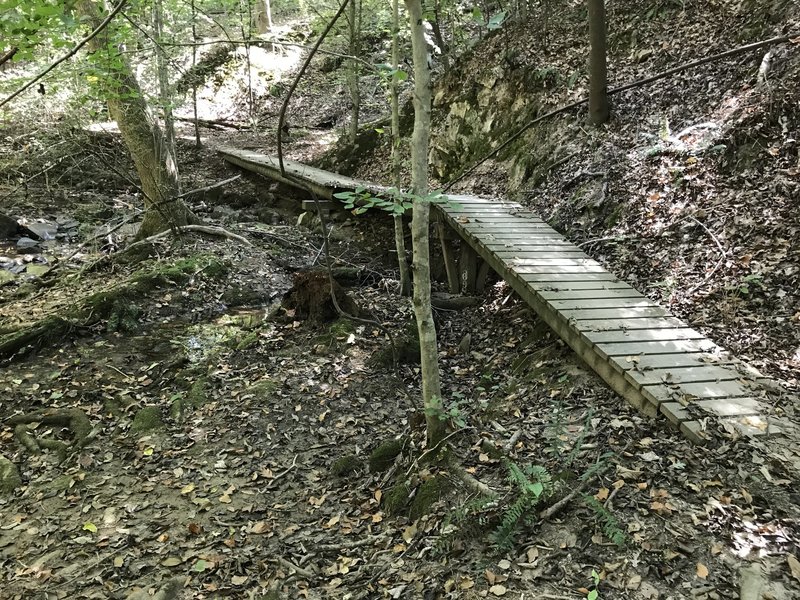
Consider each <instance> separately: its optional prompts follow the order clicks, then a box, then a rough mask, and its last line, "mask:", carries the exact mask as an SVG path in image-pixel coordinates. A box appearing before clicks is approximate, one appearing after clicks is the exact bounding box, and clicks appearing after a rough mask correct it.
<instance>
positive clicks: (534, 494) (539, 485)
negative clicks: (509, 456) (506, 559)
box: [492, 460, 555, 551]
mask: <svg viewBox="0 0 800 600" xmlns="http://www.w3.org/2000/svg"><path fill="white" fill-rule="evenodd" d="M504 462H505V464H506V468H507V469H508V480H509V481H510V482H511V484H512V486H513V487H514V489H515V490H516V492H517V495H516V498H515V500H514V501H513V502H512V503H511V506H509V507H508V509H506V511H505V512H504V514H503V518H502V520H501V521H500V525H499V526H498V527H497V529H495V531H494V533H493V534H492V541H493V542H494V544H495V545H496V546H497V548H498V549H499V550H502V551H508V550H511V549H512V548H513V547H514V538H515V535H516V532H517V527H518V526H519V524H520V521H524V520H526V519H529V518H531V517H533V516H535V514H536V513H535V512H534V509H535V508H536V507H537V506H538V505H539V504H541V503H542V502H543V501H544V500H546V499H548V498H549V497H550V496H552V494H553V491H554V490H555V485H554V483H553V478H552V476H551V475H550V473H549V472H548V470H547V469H546V468H545V467H542V466H540V465H525V466H523V467H520V466H519V465H517V464H516V463H514V462H512V461H510V460H506V461H504Z"/></svg>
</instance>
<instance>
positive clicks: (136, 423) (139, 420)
mask: <svg viewBox="0 0 800 600" xmlns="http://www.w3.org/2000/svg"><path fill="white" fill-rule="evenodd" d="M162 427H164V421H163V420H162V418H161V409H160V408H158V407H157V406H145V407H144V408H142V409H140V410H139V412H137V413H136V416H135V417H134V418H133V425H131V431H133V432H136V433H147V432H148V431H152V430H154V429H161V428H162Z"/></svg>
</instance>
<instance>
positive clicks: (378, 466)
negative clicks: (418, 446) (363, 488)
mask: <svg viewBox="0 0 800 600" xmlns="http://www.w3.org/2000/svg"><path fill="white" fill-rule="evenodd" d="M405 442H406V440H405V438H400V439H397V440H388V441H386V442H383V443H382V444H381V445H379V446H378V447H377V448H375V450H373V451H372V454H370V455H369V470H370V472H371V473H382V472H383V471H386V470H387V469H388V468H389V467H391V466H392V463H394V459H395V458H397V455H398V454H400V453H401V452H402V451H403V447H404V446H405Z"/></svg>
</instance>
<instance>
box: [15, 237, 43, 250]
mask: <svg viewBox="0 0 800 600" xmlns="http://www.w3.org/2000/svg"><path fill="white" fill-rule="evenodd" d="M38 246H39V242H37V241H36V240H32V239H31V238H29V237H27V236H23V237H21V238H19V239H18V240H17V251H18V252H22V253H25V252H29V251H31V250H33V251H36V249H37V248H38Z"/></svg>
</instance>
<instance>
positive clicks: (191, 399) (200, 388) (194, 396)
mask: <svg viewBox="0 0 800 600" xmlns="http://www.w3.org/2000/svg"><path fill="white" fill-rule="evenodd" d="M187 400H188V404H189V405H190V406H194V407H195V408H197V407H199V406H203V405H204V404H205V403H206V402H208V378H207V377H200V378H199V379H197V381H195V382H194V383H193V384H192V387H190V388H189V394H188V396H187Z"/></svg>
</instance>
